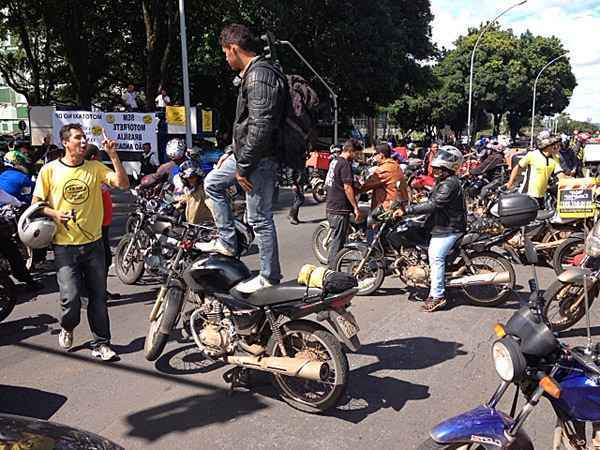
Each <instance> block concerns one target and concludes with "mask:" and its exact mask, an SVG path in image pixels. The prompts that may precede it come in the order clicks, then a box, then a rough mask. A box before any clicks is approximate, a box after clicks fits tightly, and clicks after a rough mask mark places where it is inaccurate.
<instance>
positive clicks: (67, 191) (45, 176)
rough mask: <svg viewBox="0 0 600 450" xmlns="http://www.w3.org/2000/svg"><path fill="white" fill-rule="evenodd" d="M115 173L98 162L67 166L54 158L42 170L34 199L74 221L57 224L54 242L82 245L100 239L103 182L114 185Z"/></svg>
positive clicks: (102, 211) (102, 212)
mask: <svg viewBox="0 0 600 450" xmlns="http://www.w3.org/2000/svg"><path fill="white" fill-rule="evenodd" d="M115 176H116V174H115V172H113V171H112V170H111V169H109V168H108V167H107V166H105V165H104V164H103V163H101V162H100V161H84V162H83V163H82V164H80V165H78V166H69V165H67V164H65V163H64V162H63V161H62V160H61V159H56V160H54V161H52V162H50V163H48V164H46V165H44V166H43V167H42V169H41V170H40V173H39V176H38V179H37V181H36V184H35V189H34V192H33V196H34V197H37V198H40V199H42V200H43V201H45V202H47V203H48V204H49V205H50V207H51V208H52V209H56V210H58V211H62V212H64V213H67V214H71V213H73V211H74V214H75V217H76V220H75V221H73V220H70V221H69V222H67V224H66V225H65V224H59V225H58V228H57V231H56V234H55V235H54V240H53V243H54V244H57V245H83V244H89V243H90V242H95V241H97V240H98V239H100V238H101V237H102V216H103V214H104V208H103V206H102V190H101V188H100V186H101V185H102V183H105V184H110V185H113V184H114V183H113V180H114V179H115Z"/></svg>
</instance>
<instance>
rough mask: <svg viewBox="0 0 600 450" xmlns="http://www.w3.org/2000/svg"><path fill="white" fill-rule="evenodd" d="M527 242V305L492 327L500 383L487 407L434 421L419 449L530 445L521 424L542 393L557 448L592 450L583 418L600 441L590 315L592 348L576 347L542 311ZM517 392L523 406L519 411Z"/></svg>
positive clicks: (520, 449) (599, 356)
mask: <svg viewBox="0 0 600 450" xmlns="http://www.w3.org/2000/svg"><path fill="white" fill-rule="evenodd" d="M526 245H527V247H528V255H531V256H530V258H529V259H530V260H529V263H530V264H531V267H532V271H533V279H532V280H531V281H530V286H531V291H532V297H531V299H530V302H529V305H528V306H525V307H523V308H521V309H520V310H519V311H517V312H516V313H515V314H514V315H513V316H512V317H511V318H510V320H509V321H508V322H507V324H506V325H504V326H503V325H501V324H497V325H496V326H495V332H496V335H497V336H498V339H497V340H496V341H495V342H494V344H493V345H492V359H493V362H494V366H495V369H496V372H497V374H498V376H499V377H500V379H501V382H500V385H499V386H498V388H497V389H496V391H495V392H494V394H493V395H492V397H491V399H490V400H489V401H488V402H487V403H486V404H484V405H481V406H478V407H476V408H474V409H472V410H470V411H467V412H465V413H462V414H459V415H457V416H455V417H453V418H451V419H448V420H445V421H444V422H442V423H440V424H438V425H436V426H435V427H434V428H433V429H432V431H431V433H430V438H429V439H428V440H427V441H425V442H423V443H422V444H421V445H420V447H419V448H418V450H433V449H438V450H439V449H458V448H469V449H498V448H503V449H511V450H530V449H533V448H534V446H533V442H532V441H531V439H530V438H529V436H528V435H527V433H526V432H525V431H524V429H523V425H524V424H525V422H526V420H527V419H528V417H529V416H530V414H531V413H532V412H533V410H534V409H535V407H536V406H537V405H538V404H539V401H540V399H541V398H542V397H545V398H546V399H547V400H549V402H550V404H551V405H552V408H553V409H554V411H555V413H556V417H557V422H556V426H555V430H554V442H553V446H552V449H553V450H558V449H560V448H566V449H571V450H584V449H587V448H588V447H587V437H586V431H585V428H586V427H585V425H586V422H592V429H593V439H592V446H593V448H598V445H600V426H599V425H598V422H599V421H600V408H599V406H598V397H599V396H600V390H599V388H598V382H597V380H598V377H599V376H600V367H599V366H598V361H599V360H600V352H599V348H598V346H595V347H593V346H592V345H591V338H590V331H589V320H588V345H587V347H585V348H582V347H575V348H571V347H569V346H568V345H566V344H565V343H562V342H559V341H558V340H557V338H556V337H555V335H554V334H553V332H552V330H551V329H550V327H549V326H548V324H547V323H546V322H545V321H544V320H543V316H542V305H543V299H542V298H541V293H540V291H539V290H538V287H537V286H538V284H537V276H536V274H535V264H536V263H537V255H536V253H535V249H534V247H533V245H532V244H531V241H528V243H527V244H526ZM588 319H589V315H588ZM511 384H514V385H515V387H516V391H515V397H514V400H513V404H512V408H511V411H510V413H509V414H506V413H504V412H502V411H500V410H499V409H498V408H497V407H498V404H499V402H500V400H501V399H502V397H503V396H504V395H505V394H506V392H507V390H508V388H509V387H510V385H511ZM519 393H522V394H523V396H524V398H525V403H524V405H523V406H522V407H521V409H520V410H519V411H518V413H517V414H515V413H516V412H517V405H518V397H519Z"/></svg>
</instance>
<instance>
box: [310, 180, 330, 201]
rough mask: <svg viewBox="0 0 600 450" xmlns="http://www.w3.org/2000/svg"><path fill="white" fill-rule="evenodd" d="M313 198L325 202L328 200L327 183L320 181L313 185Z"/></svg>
mask: <svg viewBox="0 0 600 450" xmlns="http://www.w3.org/2000/svg"><path fill="white" fill-rule="evenodd" d="M312 195H313V198H314V199H315V202H317V203H323V202H324V201H325V200H327V190H326V189H325V183H319V184H317V185H315V187H313V190H312Z"/></svg>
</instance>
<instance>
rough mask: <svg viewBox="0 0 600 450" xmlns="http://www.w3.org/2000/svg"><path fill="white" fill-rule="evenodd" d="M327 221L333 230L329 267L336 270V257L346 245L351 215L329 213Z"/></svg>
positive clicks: (330, 242)
mask: <svg viewBox="0 0 600 450" xmlns="http://www.w3.org/2000/svg"><path fill="white" fill-rule="evenodd" d="M327 220H328V221H329V227H330V228H331V241H329V257H328V258H327V266H328V267H329V268H330V269H331V270H335V257H336V256H337V254H338V252H339V251H340V250H341V249H342V248H343V247H344V244H346V237H347V236H348V229H349V228H350V214H331V213H327Z"/></svg>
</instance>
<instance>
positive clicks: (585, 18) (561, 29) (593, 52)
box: [432, 0, 600, 122]
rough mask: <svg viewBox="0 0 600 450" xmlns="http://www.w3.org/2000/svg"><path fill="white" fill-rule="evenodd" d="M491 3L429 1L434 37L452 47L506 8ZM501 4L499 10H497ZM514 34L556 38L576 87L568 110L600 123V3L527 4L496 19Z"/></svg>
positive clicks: (559, 0) (535, 0)
mask: <svg viewBox="0 0 600 450" xmlns="http://www.w3.org/2000/svg"><path fill="white" fill-rule="evenodd" d="M511 3H512V2H511V1H508V2H502V3H500V2H498V1H496V0H480V1H477V0H432V11H433V13H434V15H435V19H434V21H433V24H432V33H433V39H434V41H435V42H437V43H438V44H439V45H440V46H444V47H446V48H452V42H453V41H455V40H456V38H457V37H458V36H459V35H461V34H465V33H466V32H467V29H468V28H469V27H478V26H479V25H480V24H481V23H482V22H485V21H487V20H489V19H491V18H493V17H494V16H496V15H497V14H498V13H499V12H500V11H502V10H503V9H505V8H506V7H508V6H510V5H511ZM499 5H500V6H499ZM500 23H501V24H502V26H503V27H507V28H512V29H513V30H514V31H515V33H522V32H524V31H525V30H527V29H529V30H531V32H532V33H534V34H539V35H542V36H556V37H558V38H559V39H560V40H561V41H562V43H563V45H564V47H565V48H566V49H567V50H569V51H570V60H571V65H572V67H573V72H574V73H575V76H576V77H577V83H578V85H577V87H576V88H575V91H574V93H573V97H572V99H571V104H570V105H569V107H568V108H567V112H569V113H570V114H571V116H572V117H574V118H576V119H579V120H586V119H587V118H590V117H591V118H593V120H594V121H595V122H600V98H599V97H600V95H599V94H600V45H599V44H600V2H598V1H597V0H578V1H576V2H574V1H572V0H529V1H528V2H527V3H525V4H524V5H521V6H518V7H516V8H515V9H513V10H511V11H510V12H509V13H507V14H506V15H505V16H503V17H502V18H501V19H500Z"/></svg>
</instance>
